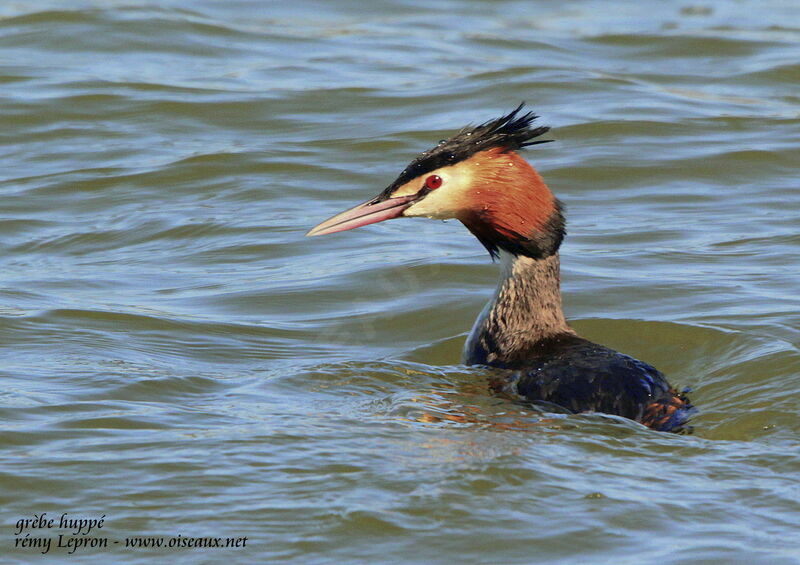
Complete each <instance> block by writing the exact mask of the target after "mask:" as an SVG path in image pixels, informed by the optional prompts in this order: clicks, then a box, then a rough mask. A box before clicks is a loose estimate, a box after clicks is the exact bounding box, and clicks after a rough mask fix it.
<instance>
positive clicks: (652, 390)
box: [307, 104, 694, 431]
mask: <svg viewBox="0 0 800 565" xmlns="http://www.w3.org/2000/svg"><path fill="white" fill-rule="evenodd" d="M522 108H523V105H522V104H520V106H519V107H517V108H516V109H515V110H514V111H512V112H510V113H509V114H507V115H505V116H502V117H501V118H498V119H496V120H492V121H489V122H486V123H484V124H481V125H479V126H476V127H467V128H464V129H462V130H461V131H459V132H458V133H456V134H455V135H454V136H453V137H451V138H450V139H448V140H446V141H442V142H440V143H439V144H438V145H436V146H435V147H433V148H432V149H430V150H428V151H425V152H424V153H422V154H421V155H419V156H418V157H417V158H416V159H414V160H413V161H412V162H411V163H410V164H409V165H408V166H407V167H406V168H405V169H404V170H403V171H402V172H401V173H400V175H399V176H398V177H397V179H396V180H395V181H394V182H393V183H392V184H390V185H389V186H388V187H387V188H386V189H385V190H384V191H383V192H381V193H380V194H379V195H378V196H376V197H375V198H373V199H372V200H369V201H367V202H365V203H363V204H360V205H358V206H356V207H354V208H352V209H350V210H347V211H345V212H342V213H341V214H337V215H336V216H334V217H332V218H330V219H329V220H326V221H324V222H322V223H321V224H319V225H318V226H316V227H315V228H313V229H312V230H311V231H309V232H308V234H307V235H309V236H313V235H324V234H330V233H335V232H339V231H344V230H350V229H353V228H357V227H361V226H365V225H368V224H372V223H375V222H381V221H384V220H389V219H392V218H399V217H419V216H421V217H426V218H436V219H450V218H455V219H458V220H460V221H461V222H462V223H463V224H464V225H465V226H466V227H467V229H468V230H469V231H470V232H472V234H473V235H474V236H475V237H476V238H478V240H479V241H480V242H481V243H482V244H483V245H484V247H486V249H487V250H488V251H489V253H490V254H491V256H492V257H493V258H499V259H500V261H501V265H502V273H501V277H500V283H499V285H498V287H497V291H496V293H495V295H494V297H493V298H492V300H491V301H490V302H489V304H487V306H486V308H485V309H484V310H483V312H482V313H481V315H480V316H479V317H478V319H477V320H476V322H475V325H474V326H473V328H472V332H471V333H470V335H469V337H468V338H467V341H466V344H465V347H464V362H465V363H466V364H468V365H486V366H489V367H495V368H497V369H502V370H504V373H503V375H504V378H503V379H502V382H503V383H504V384H503V387H502V388H503V390H504V391H505V392H507V393H511V394H513V395H516V396H518V397H521V398H523V399H525V400H527V401H529V402H532V403H535V404H539V405H542V406H545V407H550V408H551V409H552V408H555V407H557V408H558V409H560V410H567V411H571V412H575V413H581V412H601V413H605V414H616V415H619V416H623V417H626V418H630V419H632V420H636V421H637V422H641V423H642V424H644V425H645V426H648V427H650V428H653V429H655V430H663V431H679V430H682V429H686V428H687V426H686V422H687V421H688V419H689V416H690V415H691V413H692V412H693V410H694V409H693V407H692V405H691V404H690V402H689V400H688V399H687V398H686V396H684V395H683V394H681V393H678V392H676V391H675V389H673V388H672V387H671V386H670V385H669V383H668V382H667V380H666V378H665V377H664V375H663V374H662V373H661V372H659V371H658V370H657V369H655V368H654V367H652V366H650V365H648V364H647V363H644V362H642V361H638V360H636V359H634V358H633V357H630V356H628V355H624V354H622V353H618V352H617V351H614V350H612V349H609V348H607V347H605V346H603V345H599V344H596V343H593V342H591V341H589V340H586V339H584V338H582V337H580V336H578V335H577V334H576V333H575V331H574V330H573V329H572V328H570V326H569V325H568V324H567V321H566V319H565V318H564V313H563V310H562V307H561V291H560V273H559V256H558V249H559V246H560V245H561V241H562V240H563V238H564V234H565V230H564V216H563V214H562V206H561V203H560V202H559V201H558V199H557V198H555V196H553V193H552V192H550V189H549V188H548V187H547V185H546V184H545V183H544V181H543V180H542V177H541V176H540V175H539V173H537V172H536V170H535V169H534V168H533V167H532V166H531V165H530V164H529V163H528V162H527V161H526V160H525V159H523V158H522V157H521V156H520V155H519V153H517V151H518V150H520V149H522V148H523V147H527V146H530V145H536V144H539V143H547V142H548V141H550V140H539V139H536V138H538V137H540V136H541V135H543V134H544V133H546V132H547V131H549V128H548V127H541V126H540V127H534V126H533V122H534V120H535V119H536V118H537V116H536V115H534V114H533V113H531V112H527V113H520V112H521V110H522Z"/></svg>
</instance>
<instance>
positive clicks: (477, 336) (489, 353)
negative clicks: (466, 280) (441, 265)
mask: <svg viewBox="0 0 800 565" xmlns="http://www.w3.org/2000/svg"><path fill="white" fill-rule="evenodd" d="M502 259H503V273H502V276H501V280H500V284H499V285H498V287H497V292H496V294H495V296H494V298H493V299H492V301H491V302H489V304H488V305H487V307H486V309H484V311H483V313H482V314H481V316H480V317H479V318H478V319H477V320H476V322H475V325H474V326H473V328H472V332H471V333H470V336H469V338H468V339H467V343H466V346H465V349H464V355H465V361H466V363H467V364H485V365H496V366H505V367H514V366H520V365H522V364H524V363H525V361H526V360H529V359H530V357H531V356H532V355H535V353H536V350H537V347H538V346H539V345H540V344H542V343H544V342H545V341H547V340H550V339H551V338H557V337H559V336H567V335H569V336H574V335H575V332H574V331H573V330H572V328H570V327H569V326H568V325H567V321H566V319H565V318H564V312H563V310H562V308H561V290H560V288H559V286H560V284H559V283H560V275H559V258H558V254H557V253H556V254H553V255H550V256H549V257H547V258H544V259H532V258H530V257H525V256H514V255H511V254H509V253H503V254H502Z"/></svg>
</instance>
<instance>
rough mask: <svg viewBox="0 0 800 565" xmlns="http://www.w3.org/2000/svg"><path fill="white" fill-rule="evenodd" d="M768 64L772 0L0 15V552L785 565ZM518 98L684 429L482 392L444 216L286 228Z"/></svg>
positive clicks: (576, 256) (798, 241)
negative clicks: (546, 129) (90, 542)
mask: <svg viewBox="0 0 800 565" xmlns="http://www.w3.org/2000/svg"><path fill="white" fill-rule="evenodd" d="M799 83H800V8H799V7H798V5H797V4H796V2H781V1H778V0H771V1H770V0H768V1H763V2H755V1H721V0H720V1H709V2H697V3H692V2H686V3H672V2H655V1H653V2H642V3H635V4H634V3H627V2H621V1H612V2H592V1H586V2H567V3H561V4H556V3H547V2H522V1H496V2H478V1H468V0H460V1H455V0H454V1H446V2H437V3H434V2H415V1H406V2H385V1H378V2H371V3H369V4H363V3H360V2H347V1H345V2H329V3H323V2H318V3H314V2H299V3H294V4H282V3H273V2H266V3H259V2H203V1H200V2H188V1H183V2H178V1H174V2H162V3H145V2H137V1H136V0H132V1H129V2H114V1H103V2H101V1H95V2H74V3H65V2H46V1H42V2H35V3H30V4H29V3H22V2H11V3H5V4H2V5H0V84H2V125H3V127H2V128H1V129H0V144H1V149H2V150H0V190H1V191H2V207H0V245H2V253H0V345H2V365H0V395H1V396H0V415H1V416H2V422H3V428H4V429H3V434H2V436H0V437H2V446H1V449H2V452H1V453H2V460H1V461H0V487H1V488H2V490H0V502H1V503H2V524H3V526H2V527H3V531H2V533H1V534H0V547H1V548H2V550H1V551H2V554H3V556H4V561H8V562H18V563H28V562H31V561H39V560H41V561H48V560H49V561H51V562H61V561H67V560H69V561H71V562H80V563H100V562H104V563H107V562H109V561H113V562H115V563H152V562H156V561H163V560H165V559H169V560H171V561H173V562H176V563H217V562H235V563H255V562H279V563H298V564H300V563H302V564H306V563H337V564H338V563H424V564H435V563H454V562H456V563H492V564H495V563H503V564H510V563H520V564H522V563H581V564H583V563H620V564H627V563H630V564H639V563H670V564H672V563H674V564H678V563H692V564H695V563H748V564H752V563H770V564H773V563H800V540H799V539H798V531H800V456H798V433H800V418H798V413H800V397H799V395H798V392H799V391H800V384H799V383H800V351H798V344H800V331H799V330H798V327H799V326H800V299H798V290H800V269H798V264H800V233H799V232H798V228H800V196H799V193H798V182H799V181H798V176H799V175H798V163H800V90H799V89H798V84H799ZM522 100H525V101H527V102H528V103H529V105H530V106H531V107H532V108H533V109H535V110H536V111H537V113H539V114H540V115H541V116H542V118H541V122H542V123H544V124H548V125H550V126H552V127H553V131H552V134H551V135H552V137H553V138H554V139H556V140H557V142H556V143H551V144H548V145H544V146H541V147H538V148H535V149H531V150H529V151H527V152H526V156H527V158H528V159H530V160H531V162H532V163H533V164H534V165H535V166H536V167H537V168H538V169H539V170H540V172H541V173H542V174H543V176H544V177H545V179H546V180H547V182H548V184H549V185H550V187H551V188H552V190H553V191H554V192H555V193H556V194H557V195H558V196H559V197H560V198H561V199H562V200H563V201H564V202H565V204H566V206H567V217H568V229H569V235H568V238H567V240H566V243H565V245H564V247H563V248H562V265H563V279H564V283H563V286H564V299H565V305H566V309H567V313H568V315H569V317H570V318H571V320H572V322H573V325H574V327H575V328H576V329H577V330H579V331H580V332H581V333H583V334H584V335H586V336H587V337H589V338H592V339H595V340H598V341H601V342H603V343H605V344H607V345H610V346H612V347H615V348H617V349H620V350H622V351H624V352H626V353H629V354H632V355H635V356H636V357H639V358H641V359H643V360H646V361H648V362H650V363H653V364H654V365H656V366H657V367H659V368H660V369H661V370H662V371H664V372H665V373H667V374H668V376H669V378H670V380H671V381H672V382H673V383H674V384H675V385H677V386H690V387H692V388H693V390H694V392H693V393H692V400H693V402H694V403H695V404H696V405H697V406H698V408H699V409H700V413H699V414H698V416H697V417H696V418H695V419H694V426H695V433H694V434H693V435H689V436H676V435H672V434H661V433H656V432H652V431H650V430H647V429H644V428H643V427H642V426H639V425H638V424H634V423H633V422H628V421H621V420H619V419H610V418H604V417H601V416H591V415H580V416H569V417H563V416H558V417H545V418H544V419H543V418H542V415H541V414H539V413H536V412H534V411H533V410H532V409H530V408H529V407H527V406H523V405H517V404H514V403H511V402H509V401H507V400H504V399H500V398H496V397H493V396H492V395H491V394H490V393H489V391H488V387H487V375H486V373H485V372H484V371H482V370H480V369H476V368H468V367H464V366H462V365H460V364H459V363H460V359H459V353H460V349H461V345H462V343H463V339H464V336H465V335H466V332H467V330H468V329H469V327H470V325H471V323H472V320H473V319H474V317H475V316H476V315H477V313H478V312H479V311H480V309H481V308H482V306H483V304H484V303H485V301H486V300H487V299H488V297H489V296H490V294H491V292H492V289H493V286H494V284H495V281H496V277H497V272H496V269H497V267H496V265H492V264H491V263H490V261H489V259H488V256H487V254H486V253H485V251H483V249H482V247H481V246H480V244H478V242H477V241H475V240H474V239H473V238H472V236H470V235H469V233H468V232H467V231H466V230H465V229H464V228H463V227H461V226H460V225H459V224H458V223H457V222H449V223H441V222H433V221H425V220H397V221H394V222H388V223H385V224H378V225H375V226H369V227H366V228H363V229H360V230H356V231H353V232H348V233H344V234H337V235H333V236H328V237H325V238H314V239H307V238H304V237H303V234H304V233H305V231H306V230H307V229H308V228H310V227H311V226H313V225H314V224H316V223H317V222H319V221H321V220H322V219H325V218H327V217H328V216H330V215H332V214H333V213H335V212H338V211H340V210H342V209H344V208H346V207H348V206H351V205H353V204H355V203H357V202H360V201H363V200H365V199H366V198H368V197H370V196H372V195H374V194H376V193H377V192H378V191H380V190H381V189H382V188H384V187H385V186H386V185H387V184H388V183H389V182H391V181H392V180H393V179H394V177H395V176H396V174H397V173H398V172H399V171H400V170H401V169H402V168H403V167H404V166H405V164H406V163H407V162H408V161H409V160H410V159H411V158H412V157H414V156H415V155H416V154H417V153H418V152H420V151H422V150H424V149H427V148H428V147H430V146H431V145H432V144H434V143H435V142H437V141H438V140H439V139H442V138H444V137H447V136H448V135H449V134H451V133H452V132H453V131H454V130H456V129H458V128H460V127H461V126H463V125H465V124H467V123H470V122H471V123H478V122H481V121H484V120H487V119H490V118H493V117H495V116H497V115H499V114H500V113H501V112H504V111H508V110H509V109H511V108H513V107H514V106H516V104H518V103H519V102H520V101H522ZM42 512H46V513H47V517H48V518H54V519H56V524H55V525H54V526H53V527H52V528H46V527H45V528H39V529H31V528H27V529H23V531H21V532H20V533H19V534H18V535H17V534H16V530H17V527H16V523H17V521H18V520H20V519H24V518H33V517H34V514H37V515H41V513H42ZM64 512H67V513H68V514H69V517H73V518H79V517H85V518H99V517H101V516H105V520H104V524H103V527H102V528H95V530H94V531H93V532H92V533H91V534H90V535H89V536H85V537H87V538H88V537H92V538H97V539H101V540H102V539H106V540H107V542H106V543H108V546H107V547H97V548H94V549H92V548H82V549H79V550H76V552H75V553H74V554H73V555H69V554H68V551H69V549H68V548H57V547H55V544H56V543H57V540H58V535H59V534H62V535H64V536H65V538H64V539H71V538H70V536H69V533H70V530H67V529H63V528H59V526H58V519H59V517H60V516H61V515H62V514H63V513H64ZM26 534H30V536H29V537H28V538H26V539H31V538H41V539H45V538H48V537H49V538H52V543H53V547H52V548H51V550H50V551H49V552H48V553H47V554H45V555H43V556H42V555H40V552H41V549H39V548H30V547H28V548H23V547H21V544H22V543H23V542H22V541H21V540H23V538H25V535H26ZM179 535H180V536H181V537H182V538H193V537H221V538H222V539H223V541H224V540H225V539H227V538H229V537H230V538H236V539H240V538H245V537H246V538H247V541H246V542H244V543H245V545H244V546H243V547H242V546H241V545H240V547H238V548H232V547H231V548H186V547H182V548H181V547H179V548H169V547H162V548H160V549H153V548H143V547H125V545H126V538H137V537H143V538H163V542H162V543H164V544H167V543H168V542H169V540H171V539H174V538H177V536H179ZM77 537H80V535H79V536H77ZM115 542H119V543H115ZM64 543H66V541H65V542H64ZM97 543H101V542H97ZM127 543H129V544H130V543H136V542H135V541H134V542H131V541H130V539H129V540H128V542H127ZM176 543H177V542H176Z"/></svg>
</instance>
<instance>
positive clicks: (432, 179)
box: [425, 175, 444, 190]
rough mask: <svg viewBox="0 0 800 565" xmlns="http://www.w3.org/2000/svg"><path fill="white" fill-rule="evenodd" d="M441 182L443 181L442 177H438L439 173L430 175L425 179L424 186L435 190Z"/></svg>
mask: <svg viewBox="0 0 800 565" xmlns="http://www.w3.org/2000/svg"><path fill="white" fill-rule="evenodd" d="M442 182H444V181H443V180H442V177H440V176H439V175H431V176H429V177H428V178H426V179H425V187H426V188H430V189H431V190H435V189H437V188H439V187H440V186H442Z"/></svg>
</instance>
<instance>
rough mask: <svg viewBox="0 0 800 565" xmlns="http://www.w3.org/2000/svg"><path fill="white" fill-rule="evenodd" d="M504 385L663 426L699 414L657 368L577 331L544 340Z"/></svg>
mask: <svg viewBox="0 0 800 565" xmlns="http://www.w3.org/2000/svg"><path fill="white" fill-rule="evenodd" d="M503 388H504V389H505V391H506V392H512V393H515V394H516V395H518V396H520V397H522V398H524V399H525V400H528V401H531V402H534V403H535V404H541V405H543V406H547V405H556V406H559V407H561V408H564V409H566V410H568V411H571V412H574V413H576V414H577V413H581V412H602V413H606V414H616V415H619V416H624V417H625V418H630V419H631V420H636V421H639V422H642V423H643V424H645V425H647V426H649V427H651V428H653V429H655V430H658V431H679V430H681V429H682V428H683V427H684V426H685V424H686V422H687V421H688V419H689V416H690V415H691V414H692V413H693V407H692V405H691V404H690V403H689V401H688V399H687V398H686V397H685V396H683V395H682V394H678V393H677V392H676V391H675V390H674V389H673V388H671V387H670V385H669V383H668V382H667V379H666V377H664V375H663V374H662V373H661V372H660V371H658V370H657V369H656V368H655V367H653V366H651V365H649V364H647V363H644V362H643V361H639V360H638V359H634V358H633V357H630V356H629V355H624V354H622V353H619V352H617V351H614V350H613V349H609V348H608V347H605V346H603V345H599V344H597V343H593V342H591V341H588V340H586V339H583V338H581V337H579V336H577V335H574V334H565V335H561V336H553V337H551V338H547V339H545V340H542V341H541V342H539V343H538V344H537V346H536V347H535V348H532V350H531V351H529V354H528V356H527V359H526V363H525V367H524V368H523V369H519V370H516V371H513V373H511V375H510V376H509V378H508V380H507V381H506V382H505V383H504V387H503Z"/></svg>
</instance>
